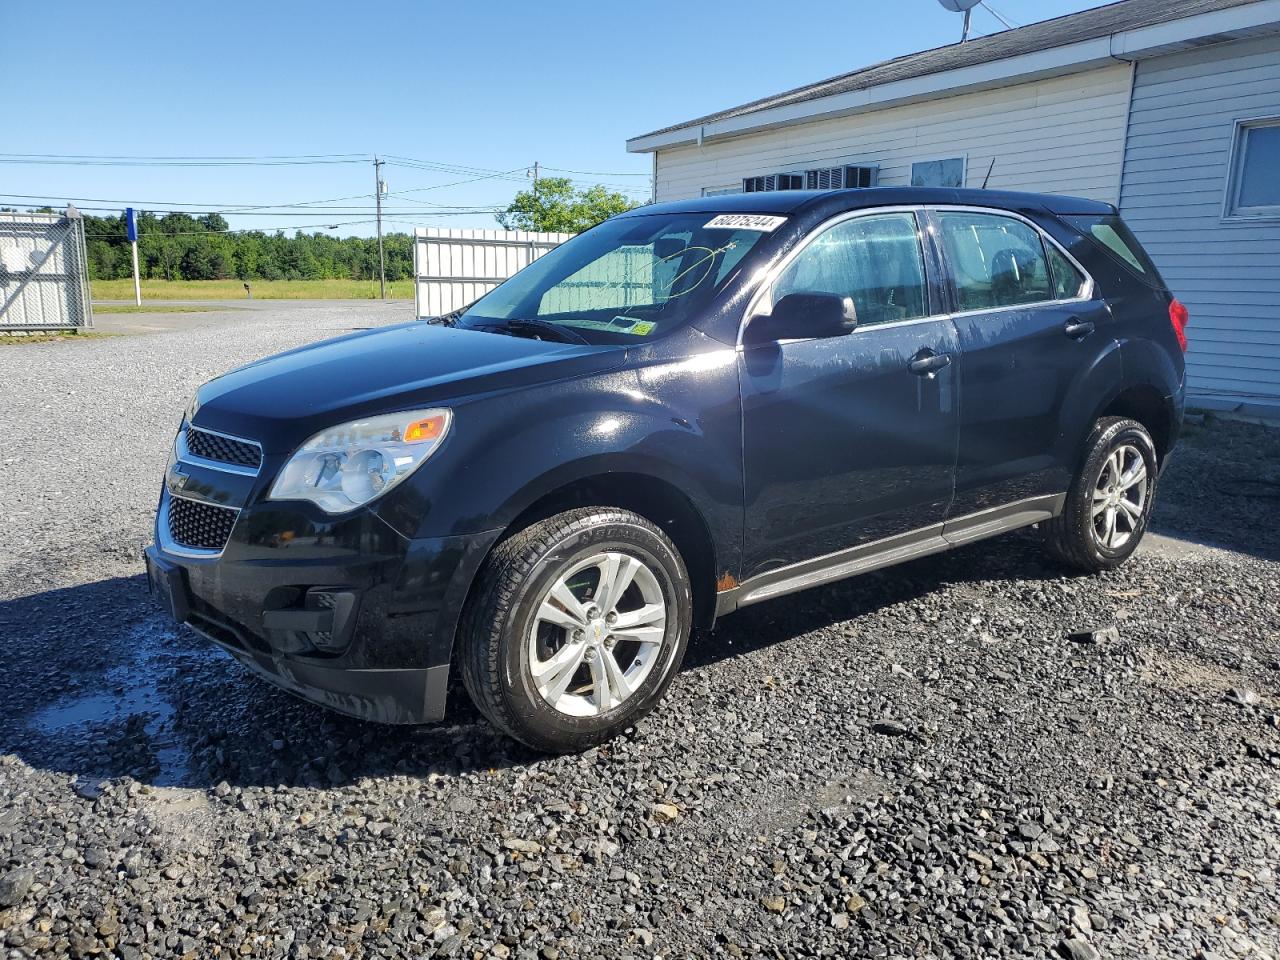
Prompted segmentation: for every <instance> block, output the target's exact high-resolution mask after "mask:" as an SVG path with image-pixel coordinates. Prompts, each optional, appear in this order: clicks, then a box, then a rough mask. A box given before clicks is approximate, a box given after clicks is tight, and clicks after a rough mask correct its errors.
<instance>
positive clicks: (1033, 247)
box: [938, 211, 1056, 311]
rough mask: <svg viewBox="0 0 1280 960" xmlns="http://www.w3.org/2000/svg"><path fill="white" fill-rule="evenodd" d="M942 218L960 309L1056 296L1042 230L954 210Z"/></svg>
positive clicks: (1049, 298)
mask: <svg viewBox="0 0 1280 960" xmlns="http://www.w3.org/2000/svg"><path fill="white" fill-rule="evenodd" d="M938 221H939V223H940V224H941V226H942V243H943V246H944V247H945V248H946V251H947V259H948V260H949V261H950V263H951V271H952V274H953V275H954V277H955V284H956V293H957V295H958V297H959V300H960V310H961V311H966V310H992V309H997V308H1000V307H1016V306H1021V305H1023V304H1030V303H1044V302H1045V301H1048V300H1053V299H1056V298H1055V296H1054V294H1053V292H1052V291H1053V284H1052V281H1051V280H1050V277H1049V264H1048V262H1047V261H1046V260H1045V255H1044V245H1043V244H1042V243H1041V242H1040V234H1039V233H1037V232H1036V231H1035V230H1033V229H1032V228H1031V227H1029V226H1027V225H1026V224H1025V223H1023V222H1022V221H1021V220H1014V219H1012V218H1010V217H1002V216H999V215H997V214H986V213H968V212H963V211H956V212H954V213H946V212H941V213H939V214H938Z"/></svg>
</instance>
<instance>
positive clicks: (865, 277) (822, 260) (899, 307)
mask: <svg viewBox="0 0 1280 960" xmlns="http://www.w3.org/2000/svg"><path fill="white" fill-rule="evenodd" d="M789 293H830V294H834V295H835V296H838V297H841V298H848V299H849V300H852V301H853V305H854V309H855V310H856V311H857V320H858V324H859V326H872V325H875V324H879V323H893V322H895V321H898V320H915V319H917V318H919V317H924V316H926V315H927V314H928V307H927V296H926V293H925V279H924V257H923V255H922V253H921V249H920V233H919V230H918V229H917V227H916V218H915V216H914V215H913V214H910V213H890V214H880V215H875V216H862V217H854V218H853V219H850V220H845V221H843V222H842V223H838V224H836V225H835V226H833V227H831V228H830V229H828V230H826V231H824V232H823V233H821V234H819V235H818V236H817V237H815V238H814V240H813V242H811V243H810V244H809V245H808V246H807V247H805V248H804V249H803V250H801V251H800V253H799V254H798V255H797V256H796V258H795V259H794V260H793V261H792V262H791V263H790V265H789V266H788V267H787V268H786V269H785V270H784V271H783V272H782V274H781V275H780V276H779V277H778V279H777V280H776V281H774V284H773V291H772V294H771V296H772V302H773V303H777V302H778V301H779V300H781V299H782V298H783V297H785V296H786V295H787V294H789Z"/></svg>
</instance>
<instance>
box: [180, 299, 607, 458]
mask: <svg viewBox="0 0 1280 960" xmlns="http://www.w3.org/2000/svg"><path fill="white" fill-rule="evenodd" d="M625 356H626V351H625V349H624V348H621V347H616V346H588V345H580V344H571V343H570V344H566V343H552V342H547V341H542V340H533V339H530V338H527V337H511V336H506V335H503V334H496V333H482V332H480V331H476V330H459V329H455V328H449V327H442V326H437V325H433V324H427V323H421V322H412V323H406V324H401V325H398V326H394V327H384V328H381V329H378V330H370V331H365V332H362V333H355V334H351V335H349V336H345V337H338V338H337V339H334V340H325V341H322V342H320V343H315V344H311V345H310V346H306V347H300V348H299V349H297V350H290V351H288V352H287V353H280V354H276V355H275V356H271V357H267V358H266V359H264V360H259V361H257V362H255V363H251V364H249V365H248V366H244V367H240V368H239V369H236V370H232V371H231V372H230V373H226V374H224V375H222V376H220V377H218V378H216V379H214V380H210V381H209V382H208V383H206V384H205V385H204V386H203V387H201V388H200V390H199V393H198V394H197V398H198V400H199V408H198V411H197V413H196V415H195V417H194V422H195V424H196V425H197V426H201V427H207V428H208V429H210V430H217V431H220V432H222V433H228V434H232V435H234V436H241V437H247V438H251V439H254V440H257V441H258V442H259V443H261V444H262V447H263V450H264V451H266V452H267V453H287V452H290V451H292V450H294V449H296V448H297V446H298V445H299V444H300V443H301V442H302V441H304V440H305V439H307V438H308V437H310V436H311V435H312V434H314V433H316V432H318V431H319V430H322V429H324V428H325V427H329V426H332V425H334V424H335V423H341V422H343V421H345V420H354V419H357V418H359V417H364V416H371V415H373V414H376V413H389V412H394V411H396V410H411V409H415V408H422V407H429V406H433V405H437V404H443V403H445V402H447V401H450V400H456V399H459V398H461V397H465V396H470V395H473V394H478V393H493V392H498V391H503V390H512V389H519V388H521V387H527V386H530V385H533V384H538V383H549V382H552V381H555V380H564V379H568V378H571V377H578V376H584V375H587V374H591V373H596V372H599V371H603V370H608V369H611V368H613V367H616V366H619V365H620V364H621V363H622V361H623V360H624V359H625Z"/></svg>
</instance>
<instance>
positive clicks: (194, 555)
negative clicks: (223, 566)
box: [156, 489, 240, 560]
mask: <svg viewBox="0 0 1280 960" xmlns="http://www.w3.org/2000/svg"><path fill="white" fill-rule="evenodd" d="M173 499H177V500H186V501H188V502H189V503H199V504H202V505H204V506H210V507H221V509H223V510H234V511H235V514H236V519H235V520H234V521H232V524H231V527H232V532H234V530H235V524H236V523H238V522H239V520H240V508H239V507H225V506H222V505H221V504H216V503H205V501H203V500H196V499H195V498H194V497H182V496H179V495H178V494H175V493H170V492H169V490H168V489H165V491H164V495H163V496H162V497H161V498H160V510H159V511H158V512H157V513H156V542H157V543H159V545H160V550H161V552H162V553H169V554H173V555H174V556H175V557H186V558H188V559H190V560H216V559H218V557H220V556H222V554H223V551H225V550H226V549H227V548H226V544H223V546H222V547H221V548H220V549H218V550H206V549H203V548H201V547H188V546H184V545H183V544H181V543H178V542H177V541H176V540H174V539H173V536H172V535H171V534H170V533H169V501H170V500H173ZM230 542H231V534H230V533H229V534H227V543H230Z"/></svg>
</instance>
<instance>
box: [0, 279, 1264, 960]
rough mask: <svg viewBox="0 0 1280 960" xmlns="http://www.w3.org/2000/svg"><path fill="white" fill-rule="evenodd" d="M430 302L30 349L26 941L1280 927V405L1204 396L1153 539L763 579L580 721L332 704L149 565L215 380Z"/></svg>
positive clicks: (655, 943) (1178, 946)
mask: <svg viewBox="0 0 1280 960" xmlns="http://www.w3.org/2000/svg"><path fill="white" fill-rule="evenodd" d="M408 311H409V308H408V307H407V306H406V305H395V306H384V305H381V304H369V303H360V304H302V305H299V304H274V305H273V304H262V303H259V304H255V305H253V306H252V307H243V308H242V309H241V310H240V311H239V312H237V313H235V314H216V315H210V314H201V315H194V314H193V315H188V319H187V320H182V319H178V318H175V319H174V320H173V322H172V323H171V324H168V325H167V329H166V331H165V332H156V333H148V334H139V335H134V336H121V337H116V338H110V339H100V340H89V341H84V342H66V343H45V344H32V345H25V346H18V347H0V410H3V430H0V536H2V537H3V544H4V550H3V554H0V637H3V641H4V642H3V643H2V644H0V676H3V677H4V688H3V689H4V706H3V707H0V754H3V756H0V944H3V947H0V951H3V952H4V953H7V954H8V955H9V956H13V957H25V956H42V957H44V956H47V957H65V956H72V957H82V956H104V957H106V956H118V957H121V958H137V957H146V956H153V957H179V956H182V957H190V958H207V957H219V956H220V957H228V958H230V957H258V956H262V957H297V958H319V957H326V958H328V957H333V958H339V957H341V958H364V957H414V958H418V957H430V956H446V957H447V956H457V957H537V958H540V960H555V958H557V957H562V958H595V957H624V956H633V957H655V956H663V957H668V958H671V957H687V956H729V957H743V956H752V957H754V956H760V957H792V956H829V957H901V958H906V957H922V956H928V957H939V958H942V957H947V958H950V957H982V958H989V957H997V956H1033V957H1046V956H1053V957H1058V956H1065V957H1069V958H1076V960H1080V958H1091V957H1097V956H1099V955H1101V956H1104V957H1130V956H1144V957H1145V956H1152V957H1203V958H1210V957H1217V958H1226V957H1235V956H1242V957H1273V958H1275V957H1280V892H1278V890H1280V878H1278V877H1277V872H1278V871H1280V729H1278V726H1280V720H1278V719H1277V711H1278V710H1280V609H1278V607H1277V600H1276V598H1277V597H1280V523H1278V522H1277V520H1276V507H1277V502H1276V501H1277V499H1280V431H1275V430H1269V429H1267V428H1263V427H1256V426H1249V425H1245V424H1239V423H1229V422H1218V421H1211V422H1210V423H1209V424H1207V425H1205V426H1201V427H1192V428H1190V430H1189V435H1188V437H1187V439H1186V441H1185V443H1184V445H1183V447H1182V448H1181V449H1180V451H1179V453H1178V456H1177V458H1176V460H1175V462H1174V465H1173V466H1172V467H1171V468H1170V470H1169V472H1168V473H1167V474H1166V478H1165V481H1164V483H1163V489H1162V491H1161V499H1160V503H1159V506H1158V508H1157V526H1158V528H1160V529H1161V530H1162V532H1163V533H1165V534H1167V535H1168V538H1153V541H1152V543H1151V545H1150V546H1148V547H1147V548H1145V549H1144V552H1143V553H1142V554H1141V555H1140V556H1139V557H1138V558H1136V559H1135V560H1134V561H1133V562H1131V563H1130V564H1129V565H1127V566H1126V567H1125V568H1124V569H1123V570H1121V571H1119V572H1117V573H1113V574H1109V575H1106V576H1102V577H1097V578H1074V577H1069V576H1065V575H1064V574H1063V573H1062V572H1061V571H1060V570H1058V569H1056V568H1054V567H1052V566H1050V565H1048V564H1047V563H1046V562H1045V561H1043V560H1042V559H1041V555H1040V552H1039V550H1038V548H1037V545H1036V543H1035V542H1034V539H1033V537H1032V536H1031V535H1030V534H1023V535H1012V536H1008V537H1005V538H1002V539H1000V540H996V541H991V542H987V543H983V544H979V545H976V546H973V547H970V548H967V549H964V550H960V551H957V552H954V553H951V554H948V555H944V556H940V557H933V558H929V559H925V560H920V561H917V562H914V563H911V564H908V565H906V566H902V567H898V568H896V569H893V570H890V571H886V572H882V573H878V574H872V575H869V576H865V577H862V578H860V579H857V580H854V581H850V582H847V583H844V584H840V585H837V586H835V587H832V588H828V589H822V590H819V591H813V592H809V593H805V594H801V595H798V596H794V597H789V598H786V599H782V600H778V601H775V602H773V603H770V604H765V605H761V606H757V607H753V608H751V609H749V610H746V611H743V612H742V613H739V614H736V615H734V616H733V617H730V618H728V619H726V620H724V621H722V623H721V625H720V627H719V628H718V629H717V630H716V632H715V633H714V634H713V635H711V636H707V637H703V638H700V639H698V640H696V641H695V643H694V644H693V645H692V646H691V649H690V656H689V658H688V661H687V666H686V668H685V670H684V671H683V673H682V674H681V675H680V676H679V677H678V678H677V679H676V682H675V683H674V685H673V686H672V688H671V692H670V695H669V697H668V700H667V702H666V703H665V705H664V706H663V707H662V708H660V709H659V711H658V713H657V714H656V715H655V716H653V717H651V718H650V719H648V720H646V721H644V722H643V723H642V724H641V725H640V726H639V727H638V728H637V729H635V730H634V731H633V732H632V733H631V734H630V735H628V736H627V737H626V738H624V739H622V740H620V741H618V742H615V743H611V744H608V745H606V746H603V747H601V748H599V749H598V750H593V751H591V752H589V753H587V754H585V755H583V756H577V757H562V758H546V757H541V756H537V755H534V754H532V753H530V752H529V751H527V750H525V749H524V748H522V747H519V746H516V745H514V744H512V743H511V742H509V741H507V740H505V739H503V738H501V737H499V736H496V735H495V734H494V733H493V732H492V731H491V730H490V728H489V727H488V726H487V725H486V724H485V723H484V722H483V721H482V720H481V719H479V717H478V716H477V714H476V713H475V711H474V710H473V709H472V708H471V707H470V705H469V704H468V703H467V702H466V699H465V696H463V695H462V694H461V693H460V692H457V693H455V694H454V695H453V696H452V698H451V701H452V702H451V705H450V720H449V721H448V722H447V723H446V724H444V725H439V726H435V727H429V728H423V729H418V730H406V729H400V728H382V727H375V726H372V725H368V724H362V723H359V722H357V721H351V720H346V719H343V718H341V717H337V716H334V715H331V714H328V713H326V712H324V711H323V710H321V709H319V708H316V707H312V706H310V705H308V704H305V703H302V702H300V701H297V700H294V699H292V698H290V697H289V696H288V695H286V694H284V693H281V692H279V691H277V690H276V689H274V688H272V687H270V686H268V685H266V684H265V683H263V682H260V681H258V680H256V679H254V678H252V677H251V676H249V675H248V674H247V673H246V672H245V671H244V670H243V669H242V668H240V667H239V666H237V665H236V664H235V663H233V662H232V661H231V660H230V659H229V658H228V657H226V656H224V655H222V654H219V653H216V652H214V651H211V650H210V649H209V648H208V647H207V646H206V645H205V644H204V643H203V642H202V641H201V640H199V639H198V638H197V637H195V636H194V635H193V634H191V633H189V632H187V631H185V630H179V629H177V628H175V627H173V626H171V625H169V624H167V623H166V622H165V621H164V620H163V619H162V618H161V617H160V616H159V615H158V613H157V612H156V610H155V608H154V607H153V605H152V602H151V601H150V600H149V598H148V597H147V594H146V586H145V583H144V578H143V576H142V567H141V564H140V562H139V559H138V556H139V549H140V547H141V546H142V545H143V544H144V543H145V542H146V541H148V540H149V538H150V527H151V521H152V511H153V509H154V505H155V499H156V496H157V492H158V485H159V481H160V477H161V473H162V471H163V469H164V464H165V461H166V458H167V456H168V449H169V444H170V441H171V438H172V432H173V428H174V427H175V425H176V421H177V418H178V414H179V411H180V410H181V408H182V405H183V404H184V403H185V401H186V399H187V397H188V395H189V394H190V392H191V390H192V389H193V388H194V387H195V386H196V385H197V384H198V383H200V382H201V381H203V380H205V379H207V378H208V377H210V376H212V375H214V374H216V373H218V372H220V371H222V370H224V369H226V368H228V367H229V366H232V365H234V364H238V363H240V362H243V361H247V360H250V359H252V358H255V357H258V356H261V355H263V354H266V353H269V352H273V351H275V350H278V349H282V348H285V347H290V346H294V345H297V344H300V343H303V342H305V341H308V340H312V339H316V338H319V337H324V336H331V335H334V334H336V333H338V332H343V331H345V330H348V329H351V328H352V327H366V326H373V325H377V324H380V323H385V322H389V321H390V320H392V319H404V318H407V316H408ZM161 326H165V325H163V324H162V325H161ZM1191 540H1202V541H1212V542H1214V543H1216V544H1218V548H1213V549H1210V548H1206V547H1203V546H1200V545H1198V544H1196V543H1194V542H1191ZM1110 627H1114V628H1115V629H1114V630H1109V629H1103V628H1110Z"/></svg>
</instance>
